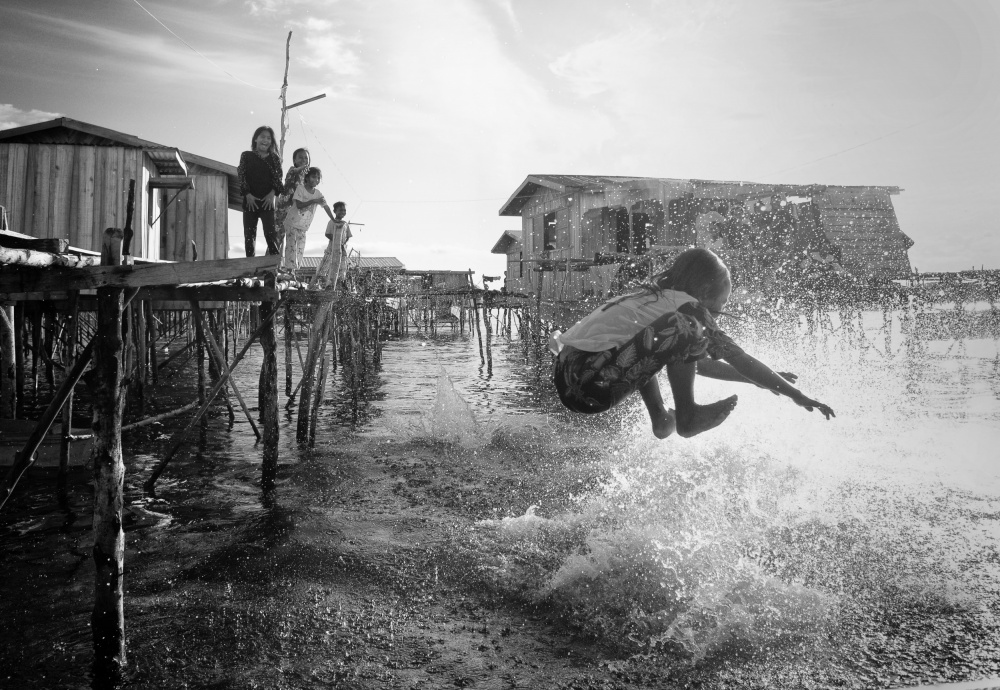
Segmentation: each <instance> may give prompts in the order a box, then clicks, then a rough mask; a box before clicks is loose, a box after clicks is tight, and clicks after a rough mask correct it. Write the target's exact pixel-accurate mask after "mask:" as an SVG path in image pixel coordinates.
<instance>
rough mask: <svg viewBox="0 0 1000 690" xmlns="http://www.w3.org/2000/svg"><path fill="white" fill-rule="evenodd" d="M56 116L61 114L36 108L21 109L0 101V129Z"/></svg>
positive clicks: (52, 118)
mask: <svg viewBox="0 0 1000 690" xmlns="http://www.w3.org/2000/svg"><path fill="white" fill-rule="evenodd" d="M57 117H62V114H61V113H50V112H46V111H44V110H36V109H32V110H21V109H20V108H18V107H16V106H13V105H11V104H10V103H0V130H3V129H13V128H15V127H23V126H25V125H33V124H35V123H36V122H46V121H48V120H54V119H56V118H57Z"/></svg>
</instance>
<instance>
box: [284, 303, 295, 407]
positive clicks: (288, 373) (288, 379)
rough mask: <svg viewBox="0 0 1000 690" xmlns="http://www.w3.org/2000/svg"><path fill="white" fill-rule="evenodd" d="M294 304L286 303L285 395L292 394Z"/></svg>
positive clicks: (289, 395)
mask: <svg viewBox="0 0 1000 690" xmlns="http://www.w3.org/2000/svg"><path fill="white" fill-rule="evenodd" d="M294 327H295V326H294V325H293V324H292V305H290V304H288V303H286V304H285V395H286V396H287V397H291V395H292V329H293V328H294Z"/></svg>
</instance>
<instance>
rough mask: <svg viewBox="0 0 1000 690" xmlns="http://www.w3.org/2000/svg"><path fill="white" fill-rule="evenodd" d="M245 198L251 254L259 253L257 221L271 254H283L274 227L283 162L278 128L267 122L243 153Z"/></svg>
mask: <svg viewBox="0 0 1000 690" xmlns="http://www.w3.org/2000/svg"><path fill="white" fill-rule="evenodd" d="M236 174H237V176H238V177H239V180H240V196H242V197H243V239H244V243H245V245H246V254H247V256H253V255H254V254H255V253H256V249H255V245H256V243H257V222H258V221H260V224H261V225H262V226H263V229H264V241H265V242H267V253H268V254H280V253H281V252H280V250H279V248H278V236H277V230H276V229H275V227H274V197H275V195H276V194H281V161H280V160H279V159H278V145H277V142H276V141H275V139H274V130H273V129H271V128H270V127H268V126H267V125H263V126H261V127H258V128H257V129H256V130H255V131H254V133H253V137H252V138H251V139H250V150H249V151H244V152H243V153H242V154H240V164H239V166H238V167H237V168H236Z"/></svg>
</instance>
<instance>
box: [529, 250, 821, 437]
mask: <svg viewBox="0 0 1000 690" xmlns="http://www.w3.org/2000/svg"><path fill="white" fill-rule="evenodd" d="M731 293H732V282H731V280H730V277H729V269H728V268H727V267H726V265H725V264H724V263H723V262H722V261H721V260H720V259H719V257H718V256H716V255H715V254H714V253H712V252H711V251H709V250H708V249H702V248H695V249H689V250H687V251H685V252H683V253H682V254H680V256H678V257H677V260H676V261H674V263H673V265H672V266H671V267H670V268H669V269H667V270H666V271H664V272H663V273H660V274H658V275H656V276H653V279H652V282H651V284H650V285H649V286H647V287H646V288H645V289H643V290H642V291H640V292H636V293H632V294H629V295H624V296H622V297H617V298H615V299H613V300H611V301H610V302H607V303H606V304H604V306H602V307H600V308H598V309H597V310H595V311H594V312H593V313H591V314H590V315H589V316H586V317H584V318H583V319H581V320H580V321H579V322H577V323H576V324H575V325H574V326H573V327H572V328H570V329H569V330H567V331H566V332H565V333H559V332H558V331H556V332H555V333H554V334H553V336H552V338H551V339H550V341H549V347H550V349H551V350H552V352H553V353H554V354H556V355H558V358H557V360H556V367H555V386H556V390H557V391H558V392H559V398H560V400H562V403H563V404H564V405H565V406H566V407H567V408H569V409H570V410H573V411H574V412H581V413H584V414H592V413H596V412H604V411H606V410H609V409H610V408H612V407H613V406H615V405H617V404H618V403H620V402H622V401H623V400H625V399H626V398H628V397H629V396H631V394H632V393H633V392H635V391H638V392H639V394H640V395H641V396H642V400H643V402H644V403H645V404H646V409H647V410H648V411H649V418H650V421H651V422H652V425H653V434H654V435H656V437H657V438H666V437H667V436H669V435H671V434H672V433H674V432H675V431H676V432H677V433H678V435H680V436H683V437H685V438H687V437H690V436H695V435H696V434H700V433H702V432H703V431H708V430H709V429H712V428H714V427H716V426H718V425H719V424H721V423H722V422H724V421H725V420H726V417H728V416H729V414H730V413H731V412H732V411H733V409H734V408H735V407H736V401H737V396H735V395H733V396H730V397H728V398H726V399H724V400H719V401H716V402H714V403H711V404H710V405H698V404H696V403H695V401H694V376H695V373H699V374H701V375H703V376H708V377H709V378H716V379H722V380H725V381H743V382H747V381H749V382H750V383H755V384H757V385H758V386H760V387H761V388H766V389H768V390H770V391H772V392H774V393H776V394H781V395H786V396H788V397H789V398H791V399H792V400H793V401H794V402H795V404H797V405H799V406H801V407H804V408H806V409H807V410H810V411H812V409H813V408H816V409H817V410H819V411H820V412H821V413H822V414H823V416H824V417H826V418H827V419H830V417H834V416H836V415H834V413H833V410H832V409H830V408H829V407H828V406H826V405H824V404H823V403H821V402H819V401H817V400H812V399H811V398H808V397H806V396H805V395H804V394H803V393H802V392H801V391H799V390H798V389H797V388H795V387H794V386H792V385H791V383H794V382H795V380H796V379H797V377H796V376H795V375H794V374H788V373H781V374H780V375H779V374H778V373H775V372H774V371H771V369H770V368H768V366H767V365H765V364H763V363H762V362H760V361H758V360H757V359H754V358H753V357H751V356H750V355H748V354H747V353H746V352H744V351H743V350H742V349H741V348H740V347H739V345H737V344H736V343H735V342H733V340H732V339H731V338H729V336H727V335H726V334H725V333H723V332H722V331H721V330H720V329H719V327H718V326H717V325H716V323H715V317H716V316H717V315H719V314H720V313H722V309H723V308H724V307H725V306H726V303H727V302H728V301H729V296H730V294H731ZM708 357H710V358H711V359H708ZM719 359H724V360H725V362H720V361H717V360H719ZM727 363H728V364H727ZM663 367H666V368H667V378H668V380H669V381H670V389H671V391H672V392H673V395H674V405H675V406H676V408H677V410H676V412H675V411H674V410H667V409H666V408H665V407H664V405H663V398H662V397H661V396H660V387H659V384H658V383H657V380H656V375H657V374H658V373H659V371H660V369H662V368H663ZM786 379H787V380H786ZM789 382H791V383H789Z"/></svg>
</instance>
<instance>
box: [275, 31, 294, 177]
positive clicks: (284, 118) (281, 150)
mask: <svg viewBox="0 0 1000 690" xmlns="http://www.w3.org/2000/svg"><path fill="white" fill-rule="evenodd" d="M291 49H292V32H291V31H289V32H288V40H287V41H285V81H284V82H282V84H281V143H279V144H278V158H279V159H280V160H282V161H284V160H285V133H286V132H288V114H287V112H286V111H287V110H288V109H287V108H286V107H285V104H286V103H287V101H285V92H286V91H288V59H289V55H290V53H291Z"/></svg>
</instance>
